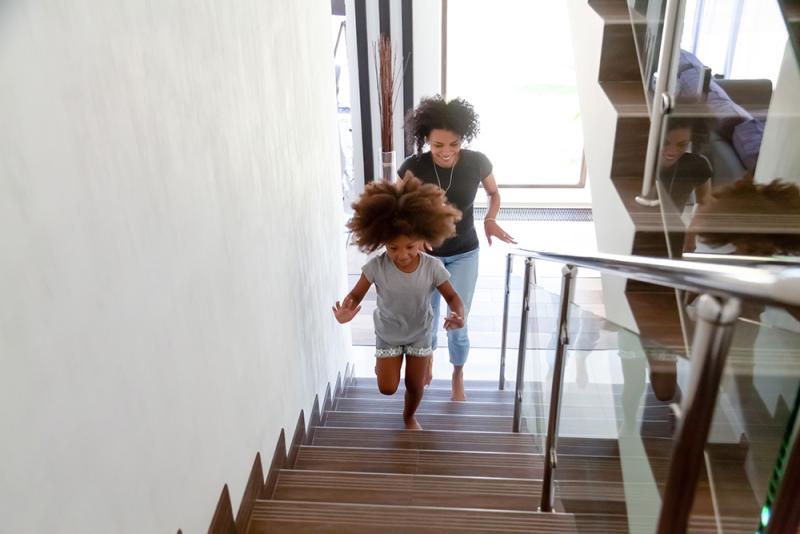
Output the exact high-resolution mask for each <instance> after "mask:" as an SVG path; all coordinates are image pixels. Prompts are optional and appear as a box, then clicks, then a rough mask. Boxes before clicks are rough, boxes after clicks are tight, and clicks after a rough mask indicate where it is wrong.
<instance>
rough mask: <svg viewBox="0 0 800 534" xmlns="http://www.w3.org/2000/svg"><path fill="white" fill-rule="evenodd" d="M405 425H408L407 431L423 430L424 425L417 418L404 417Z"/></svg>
mask: <svg viewBox="0 0 800 534" xmlns="http://www.w3.org/2000/svg"><path fill="white" fill-rule="evenodd" d="M403 423H405V425H406V430H422V425H420V424H419V422H418V421H417V418H416V417H414V416H413V415H412V416H411V417H408V418H406V417H403Z"/></svg>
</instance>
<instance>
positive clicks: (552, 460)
mask: <svg viewBox="0 0 800 534" xmlns="http://www.w3.org/2000/svg"><path fill="white" fill-rule="evenodd" d="M513 256H521V257H524V258H525V277H524V287H523V298H522V319H521V324H520V340H519V351H518V356H517V380H516V391H515V392H514V418H513V425H512V430H513V431H514V432H519V431H520V425H521V419H522V399H523V392H524V386H525V382H524V370H525V358H526V349H527V330H528V328H527V323H528V312H529V310H530V285H531V283H530V282H531V279H532V273H533V272H534V260H535V259H541V260H546V261H554V262H558V263H563V264H564V265H565V266H564V268H563V269H562V283H561V298H560V306H559V317H558V326H557V331H556V334H557V340H558V342H557V345H556V355H555V362H554V370H553V382H552V385H551V389H550V391H551V398H550V412H549V414H548V424H547V435H546V437H545V451H544V475H543V477H542V478H543V481H542V493H541V503H540V507H539V508H540V510H541V511H552V510H553V502H554V494H553V480H554V479H555V476H554V475H555V470H556V468H557V466H558V454H557V439H558V423H559V415H560V405H561V391H562V387H563V380H564V360H565V348H566V346H567V345H569V330H568V319H569V303H570V300H571V294H572V290H573V286H574V280H575V276H576V273H577V267H585V268H589V269H592V270H595V271H600V272H604V273H609V274H613V275H617V276H623V277H625V278H628V279H631V280H638V281H640V282H647V283H651V284H656V285H660V286H667V287H672V288H677V289H683V290H686V291H692V292H696V293H699V294H700V297H699V299H698V306H697V327H696V328H695V332H694V338H693V341H692V346H691V383H690V385H689V389H688V391H687V392H686V394H685V395H684V397H683V399H682V401H681V406H680V417H679V422H678V427H677V429H676V432H675V440H674V446H673V448H672V455H671V458H670V464H669V475H668V478H667V485H666V487H665V489H664V497H663V503H662V506H661V512H660V515H659V522H658V529H657V532H658V534H667V533H677V532H684V531H685V530H686V526H687V525H688V521H689V515H690V513H691V507H692V502H693V501H694V495H695V489H696V486H697V480H698V477H699V476H700V473H701V470H702V467H703V451H704V448H705V443H706V441H707V439H708V431H709V428H710V426H711V419H712V417H713V414H714V408H715V405H716V400H717V392H718V390H719V385H720V380H721V377H722V372H723V370H724V367H725V361H726V358H727V355H728V350H729V349H730V344H731V339H732V337H733V329H734V325H735V322H736V319H737V318H738V317H739V310H740V302H741V299H747V300H751V301H756V302H762V303H766V304H778V305H784V306H800V268H798V267H788V268H784V269H780V270H778V269H755V268H752V267H741V266H736V265H720V264H714V263H702V262H690V261H683V260H670V259H662V258H647V257H641V256H622V255H615V254H599V253H598V254H591V255H576V254H561V253H556V252H544V251H534V250H527V249H521V248H520V249H515V250H514V251H512V252H509V253H508V259H507V263H506V282H505V287H506V296H505V302H504V311H503V329H504V331H503V346H502V347H501V375H500V384H501V386H502V384H504V382H505V377H504V375H503V372H504V369H505V340H506V332H505V329H506V327H507V325H508V294H509V288H510V278H511V264H512V260H513ZM501 389H502V387H501ZM793 483H796V482H793Z"/></svg>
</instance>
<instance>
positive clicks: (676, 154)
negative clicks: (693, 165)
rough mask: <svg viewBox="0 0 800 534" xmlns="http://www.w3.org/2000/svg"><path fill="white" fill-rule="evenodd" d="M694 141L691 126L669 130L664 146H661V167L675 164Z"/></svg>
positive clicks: (666, 167)
mask: <svg viewBox="0 0 800 534" xmlns="http://www.w3.org/2000/svg"><path fill="white" fill-rule="evenodd" d="M691 143H692V130H691V129H690V128H676V129H674V130H671V131H669V132H667V136H666V138H665V139H664V146H663V147H661V167H662V168H665V169H668V168H670V167H672V166H673V165H675V163H676V162H677V161H678V160H679V159H680V157H681V156H683V154H684V153H685V152H686V151H687V150H689V145H690V144H691Z"/></svg>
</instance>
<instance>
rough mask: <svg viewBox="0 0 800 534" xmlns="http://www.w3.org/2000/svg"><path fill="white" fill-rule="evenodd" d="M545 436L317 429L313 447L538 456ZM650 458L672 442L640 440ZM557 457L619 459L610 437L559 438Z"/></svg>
mask: <svg viewBox="0 0 800 534" xmlns="http://www.w3.org/2000/svg"><path fill="white" fill-rule="evenodd" d="M544 438H545V435H544V434H531V433H527V432H521V433H518V434H516V433H513V432H464V431H449V430H422V431H416V430H393V429H384V428H337V427H317V428H316V430H315V431H314V440H313V442H312V443H311V444H312V445H319V446H328V447H353V446H359V447H370V448H381V449H427V450H448V451H457V450H463V451H474V452H522V453H531V454H539V453H541V451H542V444H543V443H544ZM641 442H642V444H643V445H644V448H645V450H646V451H647V455H648V457H650V458H669V457H670V454H671V453H672V440H671V439H667V438H641ZM558 450H559V453H560V454H569V455H581V456H608V457H614V456H619V441H618V440H617V439H610V438H576V437H569V436H560V437H559V438H558Z"/></svg>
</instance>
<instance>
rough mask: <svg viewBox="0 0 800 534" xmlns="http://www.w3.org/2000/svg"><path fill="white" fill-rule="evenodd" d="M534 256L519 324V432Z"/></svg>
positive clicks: (516, 407) (516, 406) (514, 427)
mask: <svg viewBox="0 0 800 534" xmlns="http://www.w3.org/2000/svg"><path fill="white" fill-rule="evenodd" d="M532 270H533V258H530V257H528V258H525V282H524V284H525V286H524V288H523V292H522V319H521V320H520V325H519V353H518V355H517V384H516V388H515V390H514V422H513V424H512V429H511V431H512V432H519V427H520V422H521V419H522V388H523V383H524V378H525V348H526V346H527V344H528V310H530V306H529V303H528V300H529V299H530V293H531V271H532Z"/></svg>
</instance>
